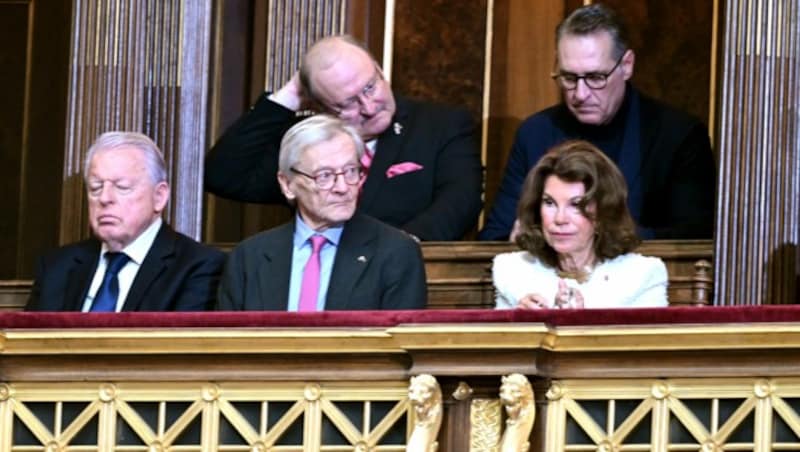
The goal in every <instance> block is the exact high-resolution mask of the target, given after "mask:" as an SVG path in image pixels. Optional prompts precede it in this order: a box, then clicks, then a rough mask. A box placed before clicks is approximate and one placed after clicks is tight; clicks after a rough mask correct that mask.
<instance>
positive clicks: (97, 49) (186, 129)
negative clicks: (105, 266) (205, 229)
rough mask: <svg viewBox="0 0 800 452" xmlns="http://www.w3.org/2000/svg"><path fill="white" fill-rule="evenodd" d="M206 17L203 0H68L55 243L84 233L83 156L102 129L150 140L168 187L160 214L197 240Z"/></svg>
mask: <svg viewBox="0 0 800 452" xmlns="http://www.w3.org/2000/svg"><path fill="white" fill-rule="evenodd" d="M210 19H211V0H130V1H127V2H118V1H113V0H75V3H74V7H73V19H72V43H71V64H70V78H69V100H68V112H67V123H68V125H67V134H66V146H65V155H64V190H63V192H62V217H61V227H60V241H61V243H68V242H72V241H75V240H78V239H80V238H82V237H84V236H86V235H87V233H88V226H87V221H86V213H85V211H86V208H85V195H84V189H83V182H82V173H83V171H82V167H83V159H84V156H85V153H86V150H87V149H88V147H89V145H90V144H91V143H92V141H94V139H95V138H96V137H97V135H99V134H100V133H103V132H105V131H109V130H132V131H140V132H143V133H145V134H147V135H149V136H150V137H151V138H153V139H154V140H155V141H156V143H157V144H158V145H159V147H160V148H161V149H162V151H164V156H165V159H166V161H167V166H168V171H169V179H170V184H171V185H172V200H171V202H170V204H169V206H168V213H167V215H166V217H167V218H166V220H167V221H169V222H170V223H171V224H172V225H173V227H175V228H176V229H178V230H180V231H182V232H184V233H186V234H187V235H190V236H193V237H195V238H199V236H200V226H201V202H202V198H201V194H202V162H203V154H204V152H205V148H206V110H207V92H208V86H207V85H208V66H209V64H208V59H209V58H208V55H209V52H210V48H209V46H210Z"/></svg>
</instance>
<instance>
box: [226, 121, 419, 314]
mask: <svg viewBox="0 0 800 452" xmlns="http://www.w3.org/2000/svg"><path fill="white" fill-rule="evenodd" d="M363 153H364V144H363V142H362V141H361V137H360V135H359V133H358V132H357V131H356V130H355V129H354V128H353V127H351V126H348V125H346V124H345V123H344V122H342V121H341V120H339V119H337V118H334V117H331V116H327V115H316V116H313V117H311V118H308V119H306V120H304V121H302V122H300V123H298V124H297V125H295V126H294V127H292V128H291V129H290V130H289V131H288V132H287V133H286V135H285V136H284V137H283V140H282V142H281V147H280V159H279V166H280V169H279V171H278V175H277V178H278V182H279V184H280V187H281V190H282V192H283V194H284V196H286V199H287V200H288V201H289V202H290V203H294V204H296V206H297V215H296V217H295V219H294V221H292V222H290V223H287V224H285V225H282V226H278V227H277V228H274V229H271V230H268V231H265V232H262V233H260V234H257V235H255V236H253V237H250V238H248V239H246V240H244V241H242V242H241V243H240V244H239V245H238V246H236V248H234V249H233V251H232V252H231V253H230V255H229V257H228V263H227V265H226V268H225V271H224V273H223V277H222V282H221V284H220V288H219V296H218V300H219V304H218V309H221V310H277V311H287V310H288V311H301V312H302V311H322V310H359V309H419V308H424V307H425V305H426V303H427V298H426V297H427V289H426V285H425V267H424V263H423V261H422V254H421V252H420V248H419V245H418V244H417V243H416V241H414V240H413V239H412V238H411V237H410V236H409V235H408V234H407V233H405V232H403V231H400V230H398V229H395V228H394V227H391V226H389V225H386V224H384V223H382V222H380V221H378V220H375V219H373V218H370V217H369V216H367V215H364V214H362V213H357V212H356V201H357V199H358V196H359V192H360V190H361V188H362V183H363V176H362V167H361V164H360V163H359V161H360V159H361V157H362V155H363Z"/></svg>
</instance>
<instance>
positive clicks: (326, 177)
mask: <svg viewBox="0 0 800 452" xmlns="http://www.w3.org/2000/svg"><path fill="white" fill-rule="evenodd" d="M289 169H290V170H291V171H292V172H293V173H295V174H299V175H301V176H305V177H307V178H309V179H311V180H313V181H314V183H315V184H316V185H317V188H319V189H320V190H330V189H331V188H333V186H334V184H336V178H337V177H339V176H342V179H343V180H344V183H345V184H347V185H356V184H358V183H359V182H360V181H361V174H362V171H361V167H360V166H348V167H346V168H344V169H342V170H341V171H331V170H322V171H319V172H317V173H315V174H314V175H311V174H307V173H304V172H302V171H300V170H298V169H295V168H289Z"/></svg>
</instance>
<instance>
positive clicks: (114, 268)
mask: <svg viewBox="0 0 800 452" xmlns="http://www.w3.org/2000/svg"><path fill="white" fill-rule="evenodd" d="M103 257H105V259H106V274H105V275H103V282H102V283H101V284H100V288H99V289H97V293H96V294H95V295H94V300H93V301H92V308H91V309H90V310H89V311H90V312H116V311H117V298H118V297H119V279H117V273H119V271H120V270H122V267H124V266H125V264H127V263H128V261H129V260H130V257H128V255H127V254H125V253H113V252H107V253H106V254H105V256H103Z"/></svg>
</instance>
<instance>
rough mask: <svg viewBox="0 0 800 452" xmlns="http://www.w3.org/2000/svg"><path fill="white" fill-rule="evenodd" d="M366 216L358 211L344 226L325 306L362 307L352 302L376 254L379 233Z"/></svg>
mask: <svg viewBox="0 0 800 452" xmlns="http://www.w3.org/2000/svg"><path fill="white" fill-rule="evenodd" d="M363 218H364V217H363V216H362V215H360V214H356V215H355V216H354V217H353V218H352V219H351V220H350V221H348V222H347V223H346V224H345V226H344V231H342V239H341V240H340V242H339V246H338V248H337V250H336V258H335V259H334V261H333V271H332V273H331V281H330V284H329V285H328V295H327V298H326V300H325V310H326V311H328V310H347V309H358V308H359V307H358V306H353V305H352V304H351V300H352V295H353V293H354V290H355V286H356V283H357V282H358V281H359V280H360V279H361V275H362V274H363V273H364V271H366V269H367V267H368V266H369V265H370V263H371V262H372V259H373V258H374V257H375V256H374V255H375V247H374V246H373V243H374V241H375V239H376V233H375V230H374V229H373V228H371V227H370V225H369V223H367V222H365V221H363Z"/></svg>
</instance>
